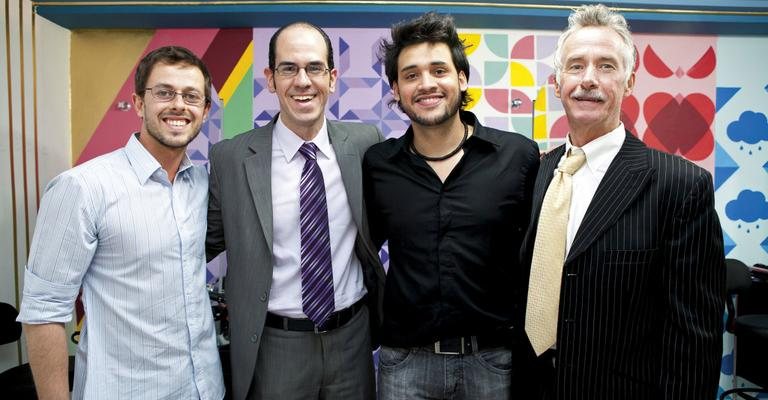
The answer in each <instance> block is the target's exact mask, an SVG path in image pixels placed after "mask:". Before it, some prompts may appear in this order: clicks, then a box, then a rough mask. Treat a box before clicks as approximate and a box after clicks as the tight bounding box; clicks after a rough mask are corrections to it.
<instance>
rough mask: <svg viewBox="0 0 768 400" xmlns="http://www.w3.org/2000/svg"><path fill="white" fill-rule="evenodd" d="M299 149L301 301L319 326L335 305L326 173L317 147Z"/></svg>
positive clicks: (310, 317)
mask: <svg viewBox="0 0 768 400" xmlns="http://www.w3.org/2000/svg"><path fill="white" fill-rule="evenodd" d="M299 152H300V153H301V155H302V156H304V158H305V159H306V162H304V169H303V170H302V171H301V183H300V184H299V218H300V228H301V303H302V307H303V310H304V314H306V315H307V317H309V319H311V320H312V321H313V322H314V323H315V325H317V326H320V325H322V324H323V322H325V320H326V319H327V318H328V316H329V315H330V314H331V313H332V312H333V310H334V308H335V305H334V301H333V270H332V268H331V239H330V234H329V232H328V206H327V205H326V201H325V184H324V182H323V172H322V171H320V166H319V165H317V154H316V153H317V146H316V145H315V144H314V143H304V144H302V145H301V147H300V148H299Z"/></svg>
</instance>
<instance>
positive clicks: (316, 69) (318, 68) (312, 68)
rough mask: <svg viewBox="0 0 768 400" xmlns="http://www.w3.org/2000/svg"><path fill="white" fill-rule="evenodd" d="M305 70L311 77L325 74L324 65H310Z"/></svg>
mask: <svg viewBox="0 0 768 400" xmlns="http://www.w3.org/2000/svg"><path fill="white" fill-rule="evenodd" d="M305 69H306V71H307V73H308V74H310V75H320V74H322V73H323V72H325V66H324V65H322V64H309V65H307V67H306V68H305Z"/></svg>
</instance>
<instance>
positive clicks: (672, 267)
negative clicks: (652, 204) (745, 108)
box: [659, 171, 725, 400]
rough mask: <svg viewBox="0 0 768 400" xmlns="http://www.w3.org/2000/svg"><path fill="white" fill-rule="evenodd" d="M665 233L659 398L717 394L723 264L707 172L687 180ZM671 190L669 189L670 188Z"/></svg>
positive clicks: (705, 397) (721, 244)
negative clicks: (660, 393) (686, 188)
mask: <svg viewBox="0 0 768 400" xmlns="http://www.w3.org/2000/svg"><path fill="white" fill-rule="evenodd" d="M689 179H690V180H692V183H691V184H689V185H685V186H683V185H681V187H679V188H676V189H677V190H680V191H682V190H684V189H683V188H685V187H688V188H689V189H688V190H687V194H686V195H685V197H684V198H683V199H682V202H681V203H680V205H679V208H678V209H677V210H676V212H675V214H674V215H673V218H672V221H671V226H670V230H669V231H668V235H666V236H667V237H666V241H665V242H666V243H667V247H666V249H664V251H665V253H664V256H665V258H666V259H665V260H664V261H665V265H664V268H663V269H662V273H661V279H662V280H661V285H662V287H663V288H662V293H666V296H667V297H666V305H667V307H668V311H667V312H666V313H665V317H664V320H663V325H662V327H661V328H662V330H663V336H662V343H661V344H662V348H661V349H660V350H661V357H662V365H661V368H660V371H659V372H660V376H661V379H662V382H661V387H662V390H663V391H664V398H665V399H691V400H694V399H697V400H698V399H707V398H713V397H714V396H715V395H716V393H717V388H718V382H719V376H720V363H721V356H722V330H723V324H722V320H723V318H722V317H723V310H724V301H725V261H724V253H723V236H722V231H721V228H720V222H719V220H718V217H717V213H716V211H715V208H714V190H713V187H712V180H711V178H710V175H709V173H707V172H705V171H702V172H701V173H699V174H698V175H694V176H692V177H690V178H689ZM673 190H674V189H673Z"/></svg>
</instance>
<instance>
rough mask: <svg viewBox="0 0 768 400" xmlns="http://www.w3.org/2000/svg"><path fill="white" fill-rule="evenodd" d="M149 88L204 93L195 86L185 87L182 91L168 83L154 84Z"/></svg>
mask: <svg viewBox="0 0 768 400" xmlns="http://www.w3.org/2000/svg"><path fill="white" fill-rule="evenodd" d="M147 87H152V88H156V87H161V88H164V89H171V90H178V91H180V92H190V91H195V92H198V93H202V91H201V90H200V89H198V88H196V87H194V86H187V87H183V88H180V89H176V87H175V86H173V85H170V84H167V83H162V82H161V83H156V84H154V85H152V86H147Z"/></svg>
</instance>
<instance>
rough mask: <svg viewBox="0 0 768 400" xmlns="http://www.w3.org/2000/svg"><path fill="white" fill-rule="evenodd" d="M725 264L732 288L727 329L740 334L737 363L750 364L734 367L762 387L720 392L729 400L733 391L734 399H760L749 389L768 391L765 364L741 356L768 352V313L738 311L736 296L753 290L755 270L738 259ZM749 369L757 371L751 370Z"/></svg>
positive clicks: (735, 351)
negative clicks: (745, 360)
mask: <svg viewBox="0 0 768 400" xmlns="http://www.w3.org/2000/svg"><path fill="white" fill-rule="evenodd" d="M725 264H726V269H727V276H726V289H727V292H728V298H727V300H726V307H727V309H728V319H727V320H726V323H725V329H726V330H727V331H728V332H731V333H733V334H734V335H735V336H736V339H735V341H736V345H735V346H734V358H735V360H734V364H737V363H738V364H739V365H743V366H749V367H750V368H744V367H743V366H742V367H741V368H739V369H734V374H735V375H737V376H741V377H743V378H745V379H747V380H749V381H750V382H752V383H754V384H756V385H761V386H762V387H743V388H734V389H730V390H726V391H724V392H723V393H722V394H721V395H720V400H725V399H726V397H727V396H729V395H733V397H732V398H733V399H734V400H735V399H737V398H738V397H739V396H740V397H741V398H744V399H751V400H756V399H757V398H756V397H754V396H751V395H749V394H748V393H753V394H758V393H768V389H766V385H768V376H766V375H768V374H766V373H765V372H764V370H763V368H764V367H761V366H760V364H759V363H755V364H752V363H750V364H747V363H745V362H742V360H740V359H741V358H745V359H747V360H749V359H750V358H752V359H755V358H754V356H757V357H758V358H759V357H760V356H759V353H761V352H762V353H765V352H766V348H768V314H749V315H738V314H737V313H736V307H735V305H734V303H733V296H734V295H737V296H739V299H741V298H742V297H743V296H745V295H747V294H748V293H749V290H750V289H752V287H753V277H752V271H751V270H750V268H749V267H747V266H746V265H745V264H744V263H743V262H741V261H739V260H736V259H731V258H729V259H726V260H725ZM739 303H741V301H739ZM739 306H741V304H739ZM762 362H764V360H763V361H760V363H762ZM753 365H754V366H753ZM749 369H751V370H756V371H749ZM742 370H744V371H742Z"/></svg>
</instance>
